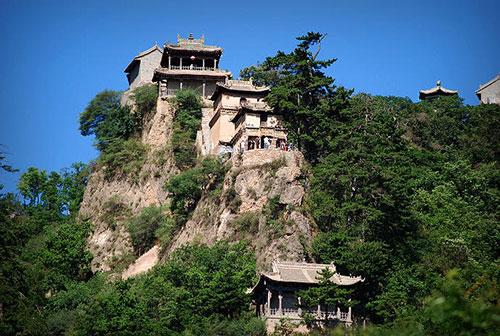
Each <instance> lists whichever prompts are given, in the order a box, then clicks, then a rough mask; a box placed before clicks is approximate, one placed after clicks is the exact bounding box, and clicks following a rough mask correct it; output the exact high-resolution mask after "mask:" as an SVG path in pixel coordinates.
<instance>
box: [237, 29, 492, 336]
mask: <svg viewBox="0 0 500 336" xmlns="http://www.w3.org/2000/svg"><path fill="white" fill-rule="evenodd" d="M323 37H324V36H323V35H320V34H316V33H310V34H308V35H306V36H304V37H301V38H299V45H298V47H297V48H296V49H295V50H294V51H293V52H292V53H290V54H285V53H282V52H278V54H277V55H276V56H274V57H269V58H267V59H266V61H265V62H264V63H262V64H261V65H259V66H254V67H250V68H247V69H245V70H244V71H243V75H246V76H253V78H254V79H256V80H257V81H259V82H260V83H261V84H266V85H270V86H271V88H272V89H271V94H270V96H269V98H268V99H267V100H268V102H269V103H270V104H271V106H272V107H274V108H275V109H277V110H279V111H282V112H283V113H285V118H286V119H287V122H288V125H289V127H290V128H291V130H292V136H295V138H296V139H297V140H298V141H299V145H300V146H301V148H302V149H303V151H304V153H305V155H306V157H307V158H308V159H309V161H310V162H311V163H313V166H312V175H313V177H312V180H311V188H310V192H309V195H308V197H307V204H306V206H307V208H308V210H309V212H310V213H311V214H312V216H313V217H314V219H315V220H316V223H317V225H318V227H319V229H320V230H321V233H320V234H319V235H318V236H317V237H316V239H315V240H314V242H313V245H312V250H311V256H312V257H313V258H314V259H315V260H316V261H320V262H325V263H328V262H335V264H336V265H337V268H338V270H339V272H341V273H345V274H355V275H361V276H363V277H364V278H365V281H364V282H363V283H362V284H361V285H360V286H358V287H357V288H356V292H355V293H354V294H353V299H355V300H356V301H358V302H359V303H358V304H357V305H355V306H354V313H355V314H356V315H357V316H364V317H367V318H369V319H370V320H371V321H373V322H376V323H384V322H385V323H387V324H386V325H387V326H386V327H383V328H376V329H373V330H372V331H370V332H373V333H374V334H384V333H387V334H392V333H401V334H403V332H401V330H403V329H404V330H406V331H407V332H408V333H407V334H416V335H420V334H433V335H443V334H463V335H468V334H495V333H496V332H498V328H499V324H498V316H499V309H498V301H497V300H498V296H499V293H498V287H497V285H496V283H497V278H496V277H497V276H498V273H497V272H498V268H497V263H498V257H499V249H498V241H499V239H500V229H499V226H498V215H499V213H498V204H499V196H500V194H499V192H498V182H499V177H500V174H499V172H500V171H499V169H498V143H499V134H498V131H497V130H498V128H499V127H500V107H499V106H498V105H480V106H474V107H473V106H464V105H463V104H462V102H461V100H460V98H458V97H441V98H437V99H434V100H432V101H423V102H420V103H416V104H415V103H412V102H411V101H410V100H409V99H404V98H398V97H377V96H375V97H374V96H370V95H367V94H359V95H356V96H354V97H352V98H349V97H348V94H346V93H348V91H344V90H343V89H340V88H337V89H336V91H337V94H338V96H337V98H332V90H334V89H333V88H331V83H333V79H332V78H330V77H326V76H325V75H324V74H323V73H322V71H321V68H323V67H324V66H328V65H330V64H331V63H332V62H331V60H327V61H324V62H321V61H318V60H317V53H316V54H313V53H312V52H310V51H309V50H310V47H311V46H313V45H317V44H318V43H320V42H321V40H322V38H323ZM321 84H323V85H324V86H321ZM328 85H330V88H331V89H328V88H327V86H328ZM318 87H320V88H321V89H318V90H316V89H317V88H318ZM300 88H306V89H305V90H304V91H301V90H300ZM334 92H335V90H334ZM293 97H296V99H293ZM332 99H333V101H335V102H336V103H337V104H339V105H336V104H332ZM315 116H319V119H315V121H314V122H313V123H312V124H314V127H313V128H311V126H309V125H308V122H309V120H308V118H314V117H315ZM301 118H303V119H301ZM302 125H304V126H302ZM299 129H307V134H308V135H309V136H312V137H310V138H309V137H304V136H303V134H300V133H299V132H298V130H299ZM293 132H296V134H295V135H294V134H293ZM315 132H318V133H315ZM449 274H455V277H453V279H450V278H447V275H449ZM438 288H442V289H441V290H440V291H438V290H437V289H438ZM476 291H477V292H480V293H482V294H481V295H471V293H473V292H476ZM494 297H496V299H494ZM478 310H481V311H482V312H484V315H482V314H479V313H477V312H478ZM404 321H406V322H404ZM452 321H453V322H452ZM389 323H393V327H391V326H390V325H389ZM404 323H406V324H405V325H406V327H404V328H401V325H402V324H404ZM398 328H400V329H398ZM406 331H405V332H406ZM410 331H411V332H410ZM412 332H414V333H412Z"/></svg>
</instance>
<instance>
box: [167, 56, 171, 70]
mask: <svg viewBox="0 0 500 336" xmlns="http://www.w3.org/2000/svg"><path fill="white" fill-rule="evenodd" d="M171 68H172V56H168V70H170V69H171Z"/></svg>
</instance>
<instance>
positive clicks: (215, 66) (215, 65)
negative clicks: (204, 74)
mask: <svg viewBox="0 0 500 336" xmlns="http://www.w3.org/2000/svg"><path fill="white" fill-rule="evenodd" d="M215 69H217V59H215V58H214V70H215Z"/></svg>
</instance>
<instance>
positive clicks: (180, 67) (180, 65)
mask: <svg viewBox="0 0 500 336" xmlns="http://www.w3.org/2000/svg"><path fill="white" fill-rule="evenodd" d="M179 69H181V70H182V57H179Z"/></svg>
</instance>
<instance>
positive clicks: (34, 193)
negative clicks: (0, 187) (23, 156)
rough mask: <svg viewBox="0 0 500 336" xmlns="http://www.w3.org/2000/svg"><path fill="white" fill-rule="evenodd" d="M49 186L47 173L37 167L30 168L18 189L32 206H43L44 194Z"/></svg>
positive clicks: (21, 179)
mask: <svg viewBox="0 0 500 336" xmlns="http://www.w3.org/2000/svg"><path fill="white" fill-rule="evenodd" d="M46 184H47V172H46V171H45V170H39V169H38V168H35V167H29V168H28V170H27V171H26V172H25V173H23V174H22V175H21V178H20V179H19V183H18V184H17V188H18V189H19V192H20V193H21V195H22V196H23V197H24V199H25V200H26V201H27V202H28V204H29V205H31V206H36V205H41V204H42V193H43V191H44V188H45V186H46Z"/></svg>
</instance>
